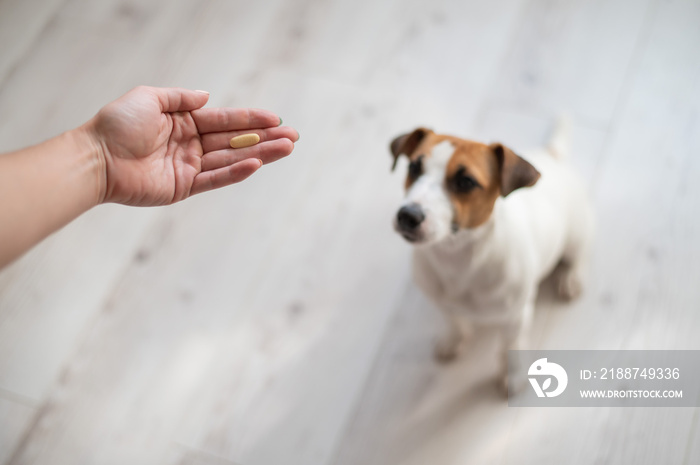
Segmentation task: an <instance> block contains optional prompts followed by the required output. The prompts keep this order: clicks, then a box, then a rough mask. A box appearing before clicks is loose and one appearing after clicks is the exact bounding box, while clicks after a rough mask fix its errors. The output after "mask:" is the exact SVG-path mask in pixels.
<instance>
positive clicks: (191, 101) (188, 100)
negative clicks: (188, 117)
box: [146, 87, 209, 113]
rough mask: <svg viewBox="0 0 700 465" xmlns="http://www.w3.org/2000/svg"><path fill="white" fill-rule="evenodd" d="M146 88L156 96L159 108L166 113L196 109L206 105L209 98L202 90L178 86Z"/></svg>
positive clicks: (207, 93)
mask: <svg viewBox="0 0 700 465" xmlns="http://www.w3.org/2000/svg"><path fill="white" fill-rule="evenodd" d="M146 89H147V90H148V91H149V92H151V93H154V94H155V95H156V97H158V101H159V102H160V108H161V110H162V111H164V112H168V113H172V112H174V111H192V110H196V109H198V108H202V107H203V106H204V105H206V103H207V101H208V100H209V92H205V91H203V90H189V89H182V88H179V87H147V88H146Z"/></svg>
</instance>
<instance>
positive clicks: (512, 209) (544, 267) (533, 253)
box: [407, 140, 593, 358]
mask: <svg viewBox="0 0 700 465" xmlns="http://www.w3.org/2000/svg"><path fill="white" fill-rule="evenodd" d="M444 144H448V145H450V147H449V149H451V150H452V151H453V150H454V149H453V147H451V144H449V143H445V142H443V143H442V144H440V145H439V146H436V147H435V150H434V151H433V156H435V155H439V159H436V160H434V161H430V163H427V164H426V170H425V174H424V175H423V176H421V177H420V178H419V179H418V180H417V181H416V183H414V185H413V186H412V187H411V189H410V190H409V191H408V193H407V203H410V202H417V203H419V204H421V206H422V207H423V209H424V210H425V211H426V219H425V221H424V223H428V224H429V227H427V228H426V230H425V231H423V233H424V237H425V238H426V241H425V242H424V243H423V244H420V245H418V246H416V247H415V249H414V260H413V263H414V276H415V279H416V282H417V284H418V285H419V287H420V288H421V289H422V290H423V291H424V292H425V293H426V294H427V295H428V296H429V297H430V298H431V299H432V300H433V301H434V302H435V303H436V304H437V306H438V307H439V308H440V310H442V312H443V313H444V314H445V316H446V317H447V320H448V322H449V332H448V333H447V335H446V336H445V337H444V338H443V339H442V340H440V341H439V342H438V345H437V346H436V355H437V356H438V357H440V358H451V357H453V356H454V355H456V353H457V349H458V346H459V344H460V341H461V340H462V336H463V333H464V329H463V321H464V320H466V321H467V322H470V323H471V324H498V325H501V327H502V328H503V334H504V336H505V346H504V349H505V350H508V349H513V348H524V347H527V342H526V336H527V329H528V327H529V325H530V320H531V318H532V312H533V309H534V302H535V298H536V294H537V288H538V285H539V283H540V281H541V280H542V279H543V278H545V277H546V276H547V275H549V274H550V273H551V272H552V271H553V270H554V268H555V267H556V265H557V264H558V263H559V262H560V261H561V260H563V261H564V262H565V263H566V266H564V267H563V268H562V271H561V276H560V277H559V280H560V286H559V289H560V293H561V294H562V295H563V296H565V297H567V298H570V297H573V296H574V294H576V293H577V292H578V291H579V290H580V283H581V279H582V276H581V274H582V271H583V265H584V262H585V258H586V256H587V254H588V248H589V246H590V241H591V238H592V227H593V215H592V211H591V208H590V205H589V202H588V198H587V196H586V194H585V189H584V187H583V185H582V183H581V181H580V180H579V179H578V177H577V176H575V175H574V173H573V172H572V171H571V170H570V169H569V168H568V166H566V163H565V162H564V161H563V160H561V159H558V158H555V157H554V156H553V154H552V153H551V152H548V151H544V150H543V151H540V152H536V153H532V154H530V155H529V156H527V157H523V158H526V159H528V161H530V162H531V163H532V164H533V165H534V166H535V167H536V168H537V169H538V170H539V171H540V173H541V175H542V176H541V178H540V179H539V180H538V181H537V183H536V184H535V186H533V187H529V188H522V189H518V190H516V191H514V192H512V193H511V194H510V195H508V196H507V197H505V198H504V197H501V198H499V199H498V200H497V201H496V205H495V207H494V211H493V213H492V215H491V217H490V218H489V220H488V221H487V222H486V223H485V224H483V225H481V226H479V227H477V228H474V229H468V230H460V231H458V232H457V233H452V232H450V226H451V221H452V212H451V211H450V213H449V215H447V214H446V213H445V211H444V209H445V205H446V204H448V205H449V199H448V197H447V193H446V192H445V190H444V187H443V184H444V176H445V174H444V169H445V165H446V163H447V161H446V159H447V160H449V156H448V155H447V152H448V147H447V146H446V145H444ZM555 146H556V147H557V151H559V152H560V151H562V150H563V149H562V147H563V144H562V142H561V140H557V141H556V144H555ZM557 155H560V153H558V154H557ZM450 156H451V153H450ZM430 158H432V157H430ZM445 231H447V232H448V233H445ZM506 353H507V352H506Z"/></svg>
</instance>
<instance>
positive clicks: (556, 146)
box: [547, 115, 572, 159]
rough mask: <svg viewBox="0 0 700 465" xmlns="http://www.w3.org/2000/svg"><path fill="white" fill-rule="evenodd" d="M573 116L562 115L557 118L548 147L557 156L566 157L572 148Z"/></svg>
mask: <svg viewBox="0 0 700 465" xmlns="http://www.w3.org/2000/svg"><path fill="white" fill-rule="evenodd" d="M571 126H572V123H571V117H570V116H569V115H561V116H559V118H557V122H556V125H555V127H554V132H553V133H552V137H551V138H550V139H549V144H547V149H548V150H549V152H550V153H551V154H552V155H554V157H555V158H560V159H564V158H566V157H567V156H568V155H569V151H570V150H571Z"/></svg>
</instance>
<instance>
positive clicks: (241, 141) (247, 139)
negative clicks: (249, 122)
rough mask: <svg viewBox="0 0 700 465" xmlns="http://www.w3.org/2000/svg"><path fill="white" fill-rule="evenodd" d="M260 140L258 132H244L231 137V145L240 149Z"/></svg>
mask: <svg viewBox="0 0 700 465" xmlns="http://www.w3.org/2000/svg"><path fill="white" fill-rule="evenodd" d="M258 142H260V136H259V135H257V134H242V135H240V136H236V137H233V138H232V139H231V142H229V143H230V144H231V147H232V148H234V149H240V148H243V147H250V146H251V145H255V144H257V143H258Z"/></svg>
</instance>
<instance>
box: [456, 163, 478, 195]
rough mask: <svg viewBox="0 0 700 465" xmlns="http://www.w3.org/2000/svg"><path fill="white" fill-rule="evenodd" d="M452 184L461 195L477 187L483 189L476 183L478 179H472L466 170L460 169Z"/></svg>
mask: <svg viewBox="0 0 700 465" xmlns="http://www.w3.org/2000/svg"><path fill="white" fill-rule="evenodd" d="M451 184H452V188H453V189H454V190H455V191H456V192H460V193H464V192H469V191H471V190H472V189H474V188H475V187H481V186H479V183H478V182H476V179H474V178H472V177H471V176H469V175H468V174H467V173H466V172H465V170H464V168H460V169H459V170H458V171H457V173H455V176H454V178H452V183H451Z"/></svg>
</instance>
